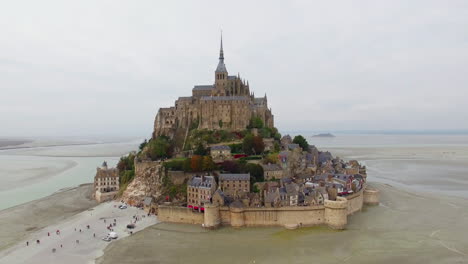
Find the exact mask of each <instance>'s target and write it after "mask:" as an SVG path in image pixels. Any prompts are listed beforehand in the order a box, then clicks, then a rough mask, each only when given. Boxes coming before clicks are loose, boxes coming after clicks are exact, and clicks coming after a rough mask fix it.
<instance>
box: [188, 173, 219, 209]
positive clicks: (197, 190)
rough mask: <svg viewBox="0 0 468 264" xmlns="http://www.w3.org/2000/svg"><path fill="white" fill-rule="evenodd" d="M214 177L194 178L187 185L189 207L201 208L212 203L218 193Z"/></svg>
mask: <svg viewBox="0 0 468 264" xmlns="http://www.w3.org/2000/svg"><path fill="white" fill-rule="evenodd" d="M216 186H217V185H216V181H215V178H214V176H194V177H192V179H190V180H189V182H188V183H187V206H189V207H200V206H203V205H204V204H205V203H210V200H211V198H212V196H213V193H214V192H215V191H216Z"/></svg>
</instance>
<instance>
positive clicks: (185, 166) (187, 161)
mask: <svg viewBox="0 0 468 264" xmlns="http://www.w3.org/2000/svg"><path fill="white" fill-rule="evenodd" d="M182 170H183V171H185V172H189V171H192V167H191V159H185V160H184V164H183V165H182Z"/></svg>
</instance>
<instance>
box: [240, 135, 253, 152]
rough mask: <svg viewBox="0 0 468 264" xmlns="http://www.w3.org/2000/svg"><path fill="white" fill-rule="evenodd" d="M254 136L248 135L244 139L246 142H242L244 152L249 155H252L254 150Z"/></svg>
mask: <svg viewBox="0 0 468 264" xmlns="http://www.w3.org/2000/svg"><path fill="white" fill-rule="evenodd" d="M253 138H254V136H253V135H251V134H250V135H247V136H245V137H244V140H243V141H242V150H244V153H245V154H247V155H252V154H253V152H254V150H253Z"/></svg>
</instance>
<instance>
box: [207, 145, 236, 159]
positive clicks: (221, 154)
mask: <svg viewBox="0 0 468 264" xmlns="http://www.w3.org/2000/svg"><path fill="white" fill-rule="evenodd" d="M210 155H211V157H212V158H213V161H214V162H222V161H225V160H229V159H231V148H230V147H229V146H225V145H220V146H212V147H211V148H210Z"/></svg>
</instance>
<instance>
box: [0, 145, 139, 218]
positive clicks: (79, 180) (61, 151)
mask: <svg viewBox="0 0 468 264" xmlns="http://www.w3.org/2000/svg"><path fill="white" fill-rule="evenodd" d="M139 141H140V140H131V141H126V142H118V143H97V144H91V143H87V144H86V145H72V144H76V143H75V142H68V145H66V144H67V142H60V144H65V145H64V146H47V144H51V145H53V144H54V142H53V141H48V142H47V144H46V143H44V142H42V143H44V144H42V143H41V142H34V144H36V145H40V147H34V144H33V146H32V147H28V148H17V149H8V150H0V181H1V182H2V186H0V210H2V209H5V208H9V207H12V206H15V205H19V204H22V203H25V202H29V201H32V200H35V199H39V198H42V197H45V196H47V195H50V194H52V193H54V192H57V191H59V190H61V189H64V188H70V187H75V186H78V185H80V184H83V183H90V182H93V179H94V175H95V174H96V167H98V166H100V165H101V164H102V162H103V161H104V160H106V161H107V162H108V164H109V166H115V164H116V163H117V162H118V160H119V157H120V156H121V155H124V154H126V153H128V152H129V151H132V150H135V149H136V148H137V147H138V142H139Z"/></svg>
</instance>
